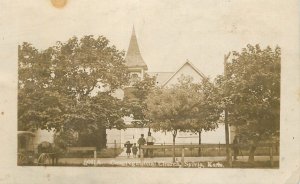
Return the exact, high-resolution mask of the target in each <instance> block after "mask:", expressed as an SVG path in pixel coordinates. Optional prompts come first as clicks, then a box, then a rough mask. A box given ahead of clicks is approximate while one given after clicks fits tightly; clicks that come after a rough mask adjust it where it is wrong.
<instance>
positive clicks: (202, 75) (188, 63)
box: [162, 60, 207, 87]
mask: <svg viewBox="0 0 300 184" xmlns="http://www.w3.org/2000/svg"><path fill="white" fill-rule="evenodd" d="M185 65H190V66H191V68H192V69H193V70H195V71H196V72H197V73H198V74H199V75H200V76H201V77H202V78H207V77H206V76H205V75H204V74H203V73H202V72H201V71H200V70H198V69H197V68H196V67H195V66H194V65H193V64H192V63H191V62H190V61H189V60H186V62H185V63H183V65H182V66H181V67H179V68H178V70H177V71H176V72H175V73H174V74H173V75H172V76H171V77H170V78H169V79H168V80H166V81H165V82H164V83H163V85H162V87H164V86H165V85H166V84H167V83H168V82H169V81H170V80H171V79H172V78H173V77H174V76H175V75H176V74H177V73H178V72H179V71H180V70H181V69H182V68H183V67H184V66H185Z"/></svg>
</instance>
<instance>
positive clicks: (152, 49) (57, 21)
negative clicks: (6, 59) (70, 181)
mask: <svg viewBox="0 0 300 184" xmlns="http://www.w3.org/2000/svg"><path fill="white" fill-rule="evenodd" d="M291 2H293V3H294V4H297V3H296V1H290V4H292V3H291ZM3 4H5V3H3ZM17 4H18V10H16V11H18V13H17V15H18V16H15V17H14V18H13V19H14V24H15V25H16V27H15V30H14V31H11V32H10V31H8V32H5V34H6V35H11V37H13V35H16V36H15V37H14V42H13V43H11V44H10V45H7V46H6V47H1V48H4V50H8V49H9V47H11V48H12V47H14V48H15V49H12V52H10V54H13V55H15V56H16V59H17V61H15V66H14V71H15V73H13V72H12V73H10V72H9V71H12V70H9V69H7V71H5V69H4V68H2V69H1V70H3V73H2V74H1V75H2V76H4V77H5V76H10V75H11V74H14V79H13V84H14V85H15V87H13V89H15V92H14V93H10V95H12V98H14V99H15V101H13V103H14V102H15V106H7V107H9V108H10V109H14V113H13V114H14V121H10V124H11V125H10V126H13V127H15V128H14V131H13V132H9V133H8V134H11V135H13V137H14V138H15V139H14V140H13V139H9V140H10V143H12V147H14V145H15V148H14V151H12V152H11V153H10V154H9V155H10V156H11V158H13V159H14V160H15V162H14V163H15V167H16V168H17V170H18V172H20V171H26V170H28V172H29V171H39V172H40V171H41V169H42V170H43V172H46V170H48V171H47V172H49V171H50V170H51V171H52V170H53V171H57V172H59V171H60V169H63V170H64V172H61V173H60V174H61V175H64V174H63V173H65V172H68V171H67V170H68V169H72V170H74V171H75V170H76V171H78V173H81V169H84V168H86V169H89V170H91V172H93V173H94V172H98V171H102V175H103V172H105V170H107V171H109V170H110V169H121V171H122V173H123V175H120V176H122V177H126V175H127V174H125V173H130V172H132V174H134V172H133V171H138V173H140V175H143V174H142V173H144V171H145V173H148V172H152V171H154V172H156V173H158V172H159V171H160V173H161V174H162V175H164V176H160V175H159V174H156V175H155V174H153V176H154V177H160V178H163V179H164V181H167V180H166V179H167V178H168V177H166V176H165V174H163V172H169V173H170V172H171V173H170V174H171V176H172V172H173V176H175V175H176V174H175V173H177V172H180V173H181V174H184V173H186V174H188V173H190V174H191V173H194V174H193V175H197V174H195V173H199V172H209V173H210V174H213V173H214V172H215V174H217V172H220V171H226V172H227V173H229V172H235V173H236V174H237V173H239V172H244V171H245V172H249V169H250V172H252V171H253V172H260V174H261V176H262V177H263V173H266V172H268V173H277V172H279V171H281V170H283V169H286V168H287V165H286V164H285V163H286V159H292V158H293V157H295V159H294V161H295V162H294V163H295V164H296V165H295V167H293V169H292V167H290V169H292V170H293V171H294V170H295V169H296V168H298V169H296V170H297V171H295V172H293V173H294V174H292V176H296V177H297V175H298V176H299V173H298V174H296V175H295V173H297V172H298V171H300V170H299V169H300V167H299V164H300V163H299V155H298V156H296V155H297V154H296V153H299V147H298V148H297V143H296V142H294V141H298V142H299V135H297V136H296V134H295V133H296V131H297V129H299V126H297V125H296V124H297V123H296V122H298V121H297V120H296V119H297V117H299V116H297V115H292V113H295V111H296V109H295V106H297V105H296V104H299V102H300V100H299V89H298V92H296V93H295V92H294V91H293V90H294V88H295V89H296V88H297V87H296V86H293V84H292V83H297V82H296V81H298V82H299V75H298V76H295V75H294V77H292V73H293V72H297V70H298V69H299V63H298V64H297V65H296V64H295V62H289V61H292V60H289V59H287V58H288V57H289V56H292V57H294V56H295V57H296V58H298V59H299V57H298V55H297V54H296V53H298V50H297V48H299V47H298V45H299V44H297V47H293V44H294V43H296V40H298V41H299V37H296V36H298V33H297V34H296V31H294V30H293V29H289V26H290V24H289V23H290V22H292V21H294V22H295V20H298V19H297V18H295V19H291V20H290V22H288V21H287V17H291V15H289V14H288V13H287V12H289V10H293V11H294V9H293V8H292V6H291V5H290V6H286V7H285V6H282V5H283V4H285V3H284V2H283V1H274V2H273V1H269V0H263V1H248V0H245V1H236V0H213V1H205V0H199V1H185V0H183V1H168V0H166V1H164V0H163V1H158V0H154V1H143V0H128V1H114V2H108V1H96V0H92V1H82V2H81V1H80V2H79V1H76V0H44V1H39V2H37V1H34V0H31V1H30V3H29V2H28V3H27V4H25V3H17ZM7 6H8V5H7ZM279 9H281V10H282V12H279V11H278V10H279ZM296 9H297V8H296ZM294 12H295V11H294ZM3 20H4V19H3ZM7 21H8V20H4V23H5V22H7ZM294 26H296V25H294ZM291 27H292V26H290V28H291ZM295 30H296V29H295ZM288 31H291V32H292V31H294V32H293V33H295V34H290V37H289V36H286V35H287V32H288ZM9 32H10V33H9ZM3 38H4V37H3ZM288 43H291V45H289V46H288ZM294 45H295V44H294ZM287 56H288V57H287ZM295 57H294V58H295ZM8 68H9V67H8ZM288 68H289V69H288ZM10 69H11V68H10ZM1 81H4V78H3V79H1ZM1 86H5V85H2V84H1ZM292 86H293V87H292ZM298 86H299V85H298ZM9 89H12V88H9ZM289 92H292V94H293V95H294V94H297V95H298V99H297V100H292V99H291V98H292V95H289ZM14 95H15V96H14ZM287 97H291V98H290V99H287ZM5 102H6V101H5ZM293 102H294V104H293ZM3 104H5V103H3ZM298 110H299V109H298ZM290 112H292V113H290ZM1 113H2V117H4V115H6V114H7V111H6V110H5V109H3V110H1ZM5 113H6V114H5ZM289 114H290V115H289ZM298 119H299V118H298ZM289 122H290V123H289ZM12 124H13V125H12ZM291 127H294V129H293V128H291ZM289 132H290V134H289ZM298 133H299V131H298ZM13 142H14V143H13ZM288 142H290V143H288ZM298 146H299V145H298ZM287 148H290V149H292V148H295V150H297V152H293V151H287ZM292 153H295V154H293V156H287V154H292ZM150 168H152V169H153V170H147V169H150ZM97 169H100V170H97ZM132 169H135V170H132ZM155 169H160V170H155ZM161 169H162V170H161ZM222 169H224V170H222ZM123 170H124V172H123ZM177 170H178V171H177ZM113 171H114V170H113ZM117 171H118V170H117ZM117 171H116V172H117ZM75 173H76V172H74V174H75ZM282 173H284V172H282ZM45 175H46V174H45ZM135 175H138V174H137V173H136V174H135ZM191 175H192V174H191ZM223 175H225V173H223V174H221V176H223ZM275 175H276V174H275ZM32 176H34V175H32ZM46 176H47V177H46V178H48V180H49V178H50V177H51V175H48V174H47V175H46ZM107 176H109V178H110V179H111V180H116V181H118V182H119V181H122V180H121V179H117V178H116V176H118V175H114V174H109V175H107ZM208 176H211V177H208ZM214 176H217V175H214ZM214 176H213V175H207V177H205V180H203V182H204V181H206V182H204V183H222V180H221V179H220V180H219V181H218V182H212V180H208V178H211V179H213V178H214ZM232 176H233V175H232ZM269 176H270V175H269ZM5 177H10V175H9V176H5ZM132 177H133V176H132ZM136 177H137V176H136ZM147 177H148V180H147V182H148V183H152V182H153V183H158V182H154V180H153V181H152V182H151V180H149V177H150V175H147ZM288 177H291V176H288ZM186 178H189V177H188V176H187V177H186ZM239 178H241V177H239ZM247 178H251V176H250V175H247ZM6 179H7V178H4V179H3V178H1V177H0V183H1V181H5V180H6ZM190 179H191V178H190ZM252 179H253V178H252ZM298 179H299V178H298ZM262 180H263V179H260V181H261V182H262V183H264V182H263V181H262ZM269 180H272V181H273V182H271V183H275V182H276V179H275V178H273V179H271V178H269ZM13 181H14V180H13ZM13 181H12V183H14V182H13ZM49 181H50V180H49ZM92 181H93V180H90V181H86V182H87V183H93V182H92ZM155 181H156V180H155ZM170 181H171V180H170ZM174 181H176V182H175V183H184V182H179V181H182V180H180V179H175V178H174ZM209 181H210V182H209ZM214 181H216V180H214ZM246 181H247V182H246V183H251V181H253V180H251V179H249V181H248V180H246ZM256 181H258V180H256ZM278 181H279V180H278ZM282 181H283V180H282ZM298 181H299V180H298ZM36 182H38V180H36ZM240 182H242V181H240ZM125 183H127V182H125ZM191 183H192V182H191ZM226 183H228V182H226ZM229 183H238V182H237V180H236V181H235V182H229Z"/></svg>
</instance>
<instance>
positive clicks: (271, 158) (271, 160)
mask: <svg viewBox="0 0 300 184" xmlns="http://www.w3.org/2000/svg"><path fill="white" fill-rule="evenodd" d="M270 163H271V167H273V164H274V163H273V144H271V147H270Z"/></svg>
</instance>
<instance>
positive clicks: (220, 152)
mask: <svg viewBox="0 0 300 184" xmlns="http://www.w3.org/2000/svg"><path fill="white" fill-rule="evenodd" d="M218 154H219V156H220V155H221V150H220V142H219V152H218Z"/></svg>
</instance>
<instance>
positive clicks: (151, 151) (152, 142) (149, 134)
mask: <svg viewBox="0 0 300 184" xmlns="http://www.w3.org/2000/svg"><path fill="white" fill-rule="evenodd" d="M146 141H147V145H154V143H155V141H156V139H155V138H154V137H153V136H151V132H148V137H147V138H146ZM148 153H149V156H150V157H151V158H152V157H153V149H147V151H146V156H148Z"/></svg>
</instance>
